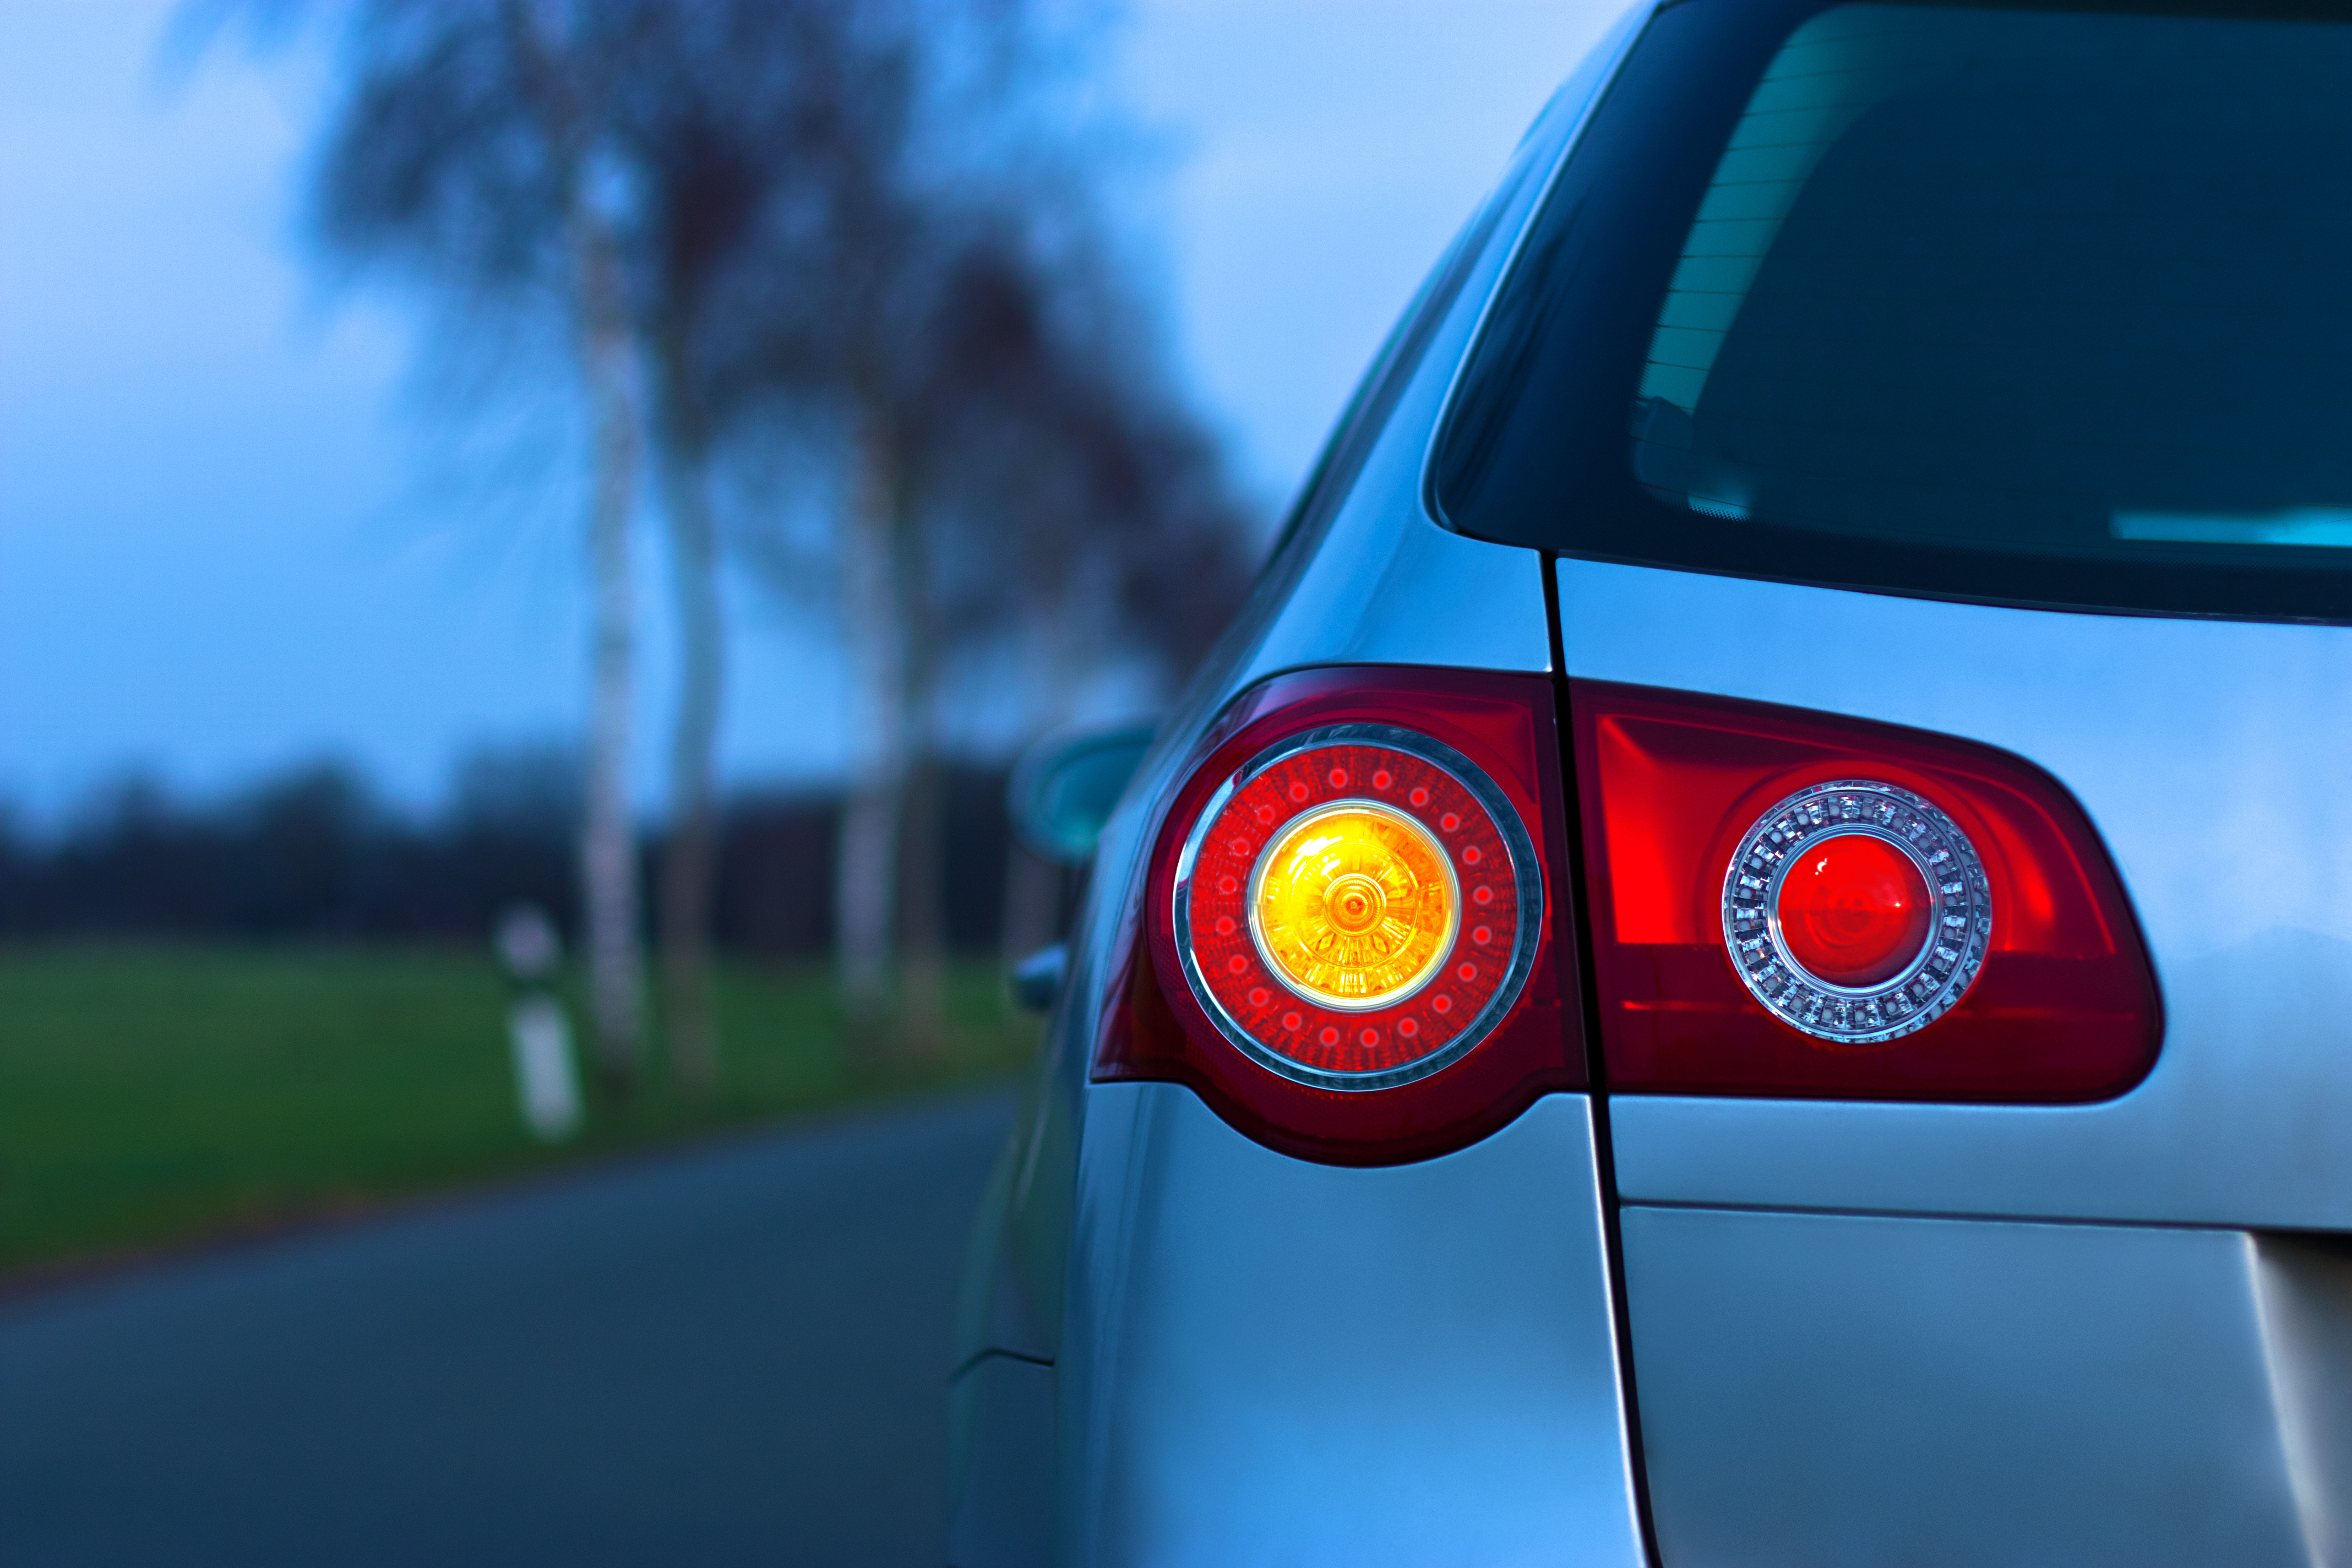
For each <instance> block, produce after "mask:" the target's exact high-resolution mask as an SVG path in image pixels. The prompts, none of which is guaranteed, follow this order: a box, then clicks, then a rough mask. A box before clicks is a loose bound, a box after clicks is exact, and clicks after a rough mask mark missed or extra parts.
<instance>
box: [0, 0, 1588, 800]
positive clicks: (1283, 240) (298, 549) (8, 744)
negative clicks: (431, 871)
mask: <svg viewBox="0 0 2352 1568" xmlns="http://www.w3.org/2000/svg"><path fill="white" fill-rule="evenodd" d="M1612 10H1613V8H1612V6H1611V5H1606V4H1594V3H1592V0H1566V3H1561V4H1549V5H1534V4H1527V3H1524V0H1451V3H1446V4H1434V3H1429V4H1412V5H1408V4H1402V3H1397V0H1138V3H1136V4H1134V5H1133V6H1132V8H1131V10H1130V12H1129V18H1128V21H1127V24H1126V26H1124V27H1123V28H1122V30H1121V31H1120V33H1119V34H1118V38H1117V41H1116V48H1115V52H1114V55H1113V58H1112V60H1111V62H1110V65H1109V68H1110V69H1111V70H1112V71H1113V72H1114V80H1115V83H1116V85H1117V87H1118V90H1119V92H1120V94H1121V95H1122V96H1123V98H1124V99H1125V100H1126V102H1127V103H1128V104H1129V106H1130V108H1131V109H1132V110H1134V111H1135V113H1136V114H1137V115H1138V116H1139V118H1140V119H1141V121H1143V122H1144V124H1145V125H1146V126H1147V127H1149V128H1150V131H1151V132H1152V133H1153V135H1154V138H1155V141H1156V143H1157V145H1158V146H1159V147H1160V148H1161V149H1162V150H1163V151H1164V155H1163V156H1161V157H1160V158H1159V159H1158V160H1157V161H1156V163H1157V167H1156V169H1155V170H1154V171H1153V172H1152V174H1150V179H1151V184H1150V188H1148V189H1147V190H1145V191H1144V192H1143V193H1142V194H1141V195H1140V198H1139V201H1138V202H1137V203H1136V204H1135V205H1136V206H1137V207H1138V209H1139V211H1140V212H1141V213H1142V214H1143V215H1144V216H1145V222H1146V226H1147V228H1146V237H1147V238H1148V239H1149V240H1150V242H1151V243H1152V254H1153V255H1154V257H1155V267H1156V269H1157V271H1158V276H1157V278H1156V279H1154V282H1155V283H1156V284H1157V286H1158V289H1159V291H1160V296H1161V298H1162V299H1163V300H1164V303H1165V305H1166V307H1167V311H1168V316H1169V330H1170V333H1171V343H1172V346H1173V349H1174V352H1175V354H1176V358H1177V360H1178V363H1179V367H1180V369H1181V372H1182V374H1184V375H1185V377H1186V379H1187V381H1188V383H1189V384H1190V385H1191V386H1192V388H1193V390H1194V392H1195V394H1196V395H1197V397H1198V400H1199V402H1200V404H1201V405H1202V409H1203V410H1204V412H1205V413H1206V414H1207V416H1209V418H1210V419H1211V421H1212V422H1213V425H1214V426H1216V427H1217V428H1218V429H1219V430H1220V431H1222V432H1223V434H1224V435H1225V436H1226V437H1228V438H1229V440H1230V442H1231V445H1232V449H1233V453H1234V459H1235V462H1236V467H1237V468H1238V470H1239V472H1240V473H1241V474H1242V476H1243V477H1244V480H1245V481H1246V483H1247V484H1248V485H1249V487H1250V489H1251V490H1252V491H1253V492H1254V493H1255V494H1256V495H1258V496H1260V497H1261V498H1263V499H1264V500H1265V503H1266V508H1267V510H1268V511H1269V513H1270V512H1271V511H1273V510H1275V509H1276V507H1277V506H1278V504H1279V502H1280V501H1281V500H1282V499H1283V498H1284V497H1286V495H1287V493H1288V491H1289V489H1290V488H1291V487H1292V485H1293V484H1294V483H1295V481H1296V480H1297V477H1298V476H1299V475H1300V474H1301V473H1302V472H1303V471H1304V469H1305V468H1306V466H1307V462H1308V461H1309V460H1310V459H1311V458H1312V456H1313V452H1314V448H1315V446H1316V444H1317V443H1318V440H1319V439H1320V437H1321V436H1322V433H1323V430H1324V427H1325V426H1326V425H1327V424H1328V421H1329V419H1330V418H1331V416H1332V415H1333V414H1334V412H1335V411H1336V410H1337V408H1338V407H1339V404H1340V402H1341V401H1342V400H1343V399H1344V397H1345V396H1346V395H1347V392H1348V389H1349V384H1351V382H1352V381H1353V379H1354V377H1355V376H1356V374H1357V373H1358V372H1359V371H1360V368H1361V366H1362V364H1363V363H1364V361H1365V360H1366V359H1367V357H1368V356H1369V355H1370V353H1371V351H1372V349H1373V347H1374V346H1375V345H1376V344H1377V342H1378V341H1379V339H1380V337H1381V333H1382V332H1383V331H1386V329H1387V326H1388V324H1389V321H1390V320H1391V317H1392V316H1393V315H1394V313H1395V312H1396V311H1397V310H1399V309H1400V308H1401V306H1402V302H1403V301H1404V300H1405V298H1406V297H1407V295H1408V294H1409V293H1410V292H1411V290H1412V287H1413V285H1414V284H1415V283H1416V282H1417V281H1418V279H1419V277H1420V275H1421V272H1422V271H1423V268H1426V267H1427V265H1428V264H1429V262H1430V261H1431V259H1432V258H1433V257H1434V256H1435V255H1436V254H1437V252H1438V250H1439V249H1440V248H1441V247H1443V245H1444V241H1445V239H1446V238H1447V237H1448V236H1449V235H1450V234H1451V232H1452V230H1453V228H1454V226H1455V225H1456V224H1457V223H1459V222H1460V221H1461V219H1462V217H1463V216H1465V214H1466V213H1467V212H1468V210H1469V208H1470V206H1471V205H1472V204H1473V203H1474V202H1475V200H1476V198H1477V196H1478V195H1479V194H1480V193H1481V192H1482V191H1483V190H1484V189H1485V187H1486V184H1487V182H1488V181H1489V180H1491V179H1492V178H1493V176H1494V175H1495V174H1496V173H1497V172H1498V171H1499V169H1500V167H1501V165H1502V163H1503V160H1504V158H1505V157H1506V156H1507V153H1508V152H1509V150H1510V147H1511V145H1512V143H1513V142H1515V141H1516V140H1517V137H1518V134H1519V132H1521V130H1523V129H1524V127H1525V125H1526V123H1527V121H1528V119H1529V118H1530V117H1531V116H1532V115H1533V114H1534V112H1535V110H1537V109H1538V107H1539V106H1540V105H1541V103H1542V101H1543V100H1544V98H1545V97H1546V96H1547V95H1548V94H1549V91H1550V90H1551V88H1552V87H1553V85H1554V84H1555V83H1556V82H1557V81H1558V80H1559V78H1560V77H1562V76H1564V75H1565V74H1566V73H1567V71H1568V69H1569V68H1570V66H1571V65H1572V64H1573V63H1574V61H1575V59H1576V58H1577V56H1578V55H1579V54H1580V52H1581V51H1582V50H1583V48H1584V47H1586V46H1587V45H1588V44H1589V43H1590V41H1591V39H1593V38H1595V37H1598V36H1599V34H1600V33H1601V30H1602V28H1603V26H1605V25H1606V23H1607V21H1608V19H1609V17H1610V16H1611V15H1612ZM169 12H170V7H169V6H168V5H159V4H131V3H123V4H99V3H92V0H9V4H8V5H5V6H0V798H8V799H14V800H16V801H17V802H19V803H20V804H22V805H26V806H29V807H30V808H32V809H33V810H34V811H36V812H37V814H43V815H46V814H47V813H49V812H52V811H54V810H56V809H58V807H59V806H60V805H63V804H64V803H67V802H69V801H70V800H71V799H72V798H74V797H75V795H77V794H78V793H79V791H80V790H82V789H83V788H85V787H86V786H87V785H88V784H89V783H90V782H92V781H93V780H96V779H99V778H102V777H105V776H107V775H109V774H110V773H117V772H120V771H121V770H122V769H124V768H126V767H130V766H134V765H135V766H143V767H146V768H150V769H152V770H154V771H156V772H158V773H161V774H162V775H163V777H164V778H166V779H167V780H170V781H172V782H173V783H174V784H178V785H179V786H181V787H183V788H186V789H191V790H195V791H199V792H205V791H212V790H216V789H221V788H225V787H228V786H229V785H232V784H235V783H236V782H238V781H241V780H243V779H246V778H247V777H250V776H252V775H253V774H255V773H258V772H261V771H264V770H267V769H268V768H272V767H277V766H282V765H284V764H286V763H290V762H292V761H295V760H297V759H299V758H304V757H309V756H314V755H318V754H320V753H324V752H334V753H339V754H341V755H343V756H346V757H349V758H352V759H353V760H355V761H357V762H358V763H362V765H364V766H366V767H367V768H369V769H370V770H371V771H372V772H373V773H375V774H376V775H377V776H378V777H379V778H380V779H381V780H382V781H383V783H384V784H386V785H387V786H388V787H389V788H391V789H392V790H393V791H394V792H395V793H396V794H398V795H401V796H403V797H405V798H407V799H410V800H413V801H416V802H420V803H421V802H427V801H429V800H431V799H432V798H433V797H434V796H435V795H436V794H437V792H438V789H439V785H440V782H441V780H442V778H443V777H444V775H445V773H446V769H447V766H448V764H449V762H450V759H451V758H452V756H453V755H454V754H455V753H456V752H457V751H458V750H459V749H460V748H462V747H464V746H466V745H467V744H469V743H474V742H483V741H492V742H495V741H499V740H511V739H519V738H528V737H535V736H550V735H561V734H564V733H567V732H569V731H572V729H573V728H574V727H575V726H576V721H577V717H578V714H579V712H580V711H581V709H582V705H583V688H582V675H581V669H582V663H583V660H582V658H581V652H582V638H583V634H582V628H581V609H582V599H581V589H582V584H581V578H580V572H579V552H578V548H577V540H576V527H575V524H574V521H573V520H572V518H571V517H570V516H569V515H568V514H562V513H559V512H557V511H555V510H552V509H551V508H550V507H549V506H546V505H543V504H532V503H531V502H530V500H529V496H528V490H527V488H525V487H514V486H510V487H507V488H504V489H500V488H498V487H494V486H490V485H488V484H487V483H485V482H484V480H483V479H482V470H481V468H480V467H479V465H474V466H467V465H466V464H462V463H458V462H455V461H453V460H452V459H451V458H450V457H449V456H448V452H447V447H448V443H447V441H446V436H447V435H448V431H447V428H446V426H444V425H441V424H438V423H436V421H435V420H433V419H432V418H430V417H428V416H425V414H424V413H423V411H421V410H420V409H419V407H418V406H417V405H416V401H415V398H414V397H413V396H412V395H410V388H409V383H408V382H407V380H406V379H405V377H404V368H405V365H406V363H407V361H406V352H407V344H408V336H407V321H406V319H405V318H404V316H403V315H402V313H401V312H400V310H399V309H398V302H397V301H395V300H386V299H378V298H371V297H368V296H364V295H348V294H338V293H334V292H331V291H329V290H326V289H322V288H321V287H320V285H319V283H318V282H317V280H316V279H315V278H314V277H313V276H312V275H311V274H310V272H309V271H308V270H307V269H306V268H305V266H304V262H303V257H302V255H301V253H300V250H299V247H298V245H297V244H296V233H297V226H296V199H297V191H296V183H295V182H296V178H297V175H298V173H299V157H300V152H301V148H302V145H303V141H304V136H305V133H306V131H307V129H308V113H307V110H308V104H309V100H310V92H309V89H308V88H307V87H306V85H305V83H304V81H303V80H302V79H301V75H302V73H301V72H300V71H299V69H294V70H289V69H284V68H280V69H278V70H275V71H261V70H257V69H254V68H249V67H247V66H245V65H243V64H241V63H239V62H237V61H236V60H235V59H234V58H231V57H229V56H226V55H223V56H221V57H219V58H215V59H214V60H212V61H211V62H209V63H207V64H205V65H204V66H202V67H200V68H198V69H197V70H196V71H195V72H194V74H193V75H191V76H187V77H185V78H174V77H173V76H172V75H171V74H170V73H167V72H165V71H164V70H163V69H162V68H160V67H159V63H158V42H159V38H160V35H161V31H162V27H163V19H164V18H165V16H168V15H169ZM645 568H646V569H645V571H644V573H643V574H642V583H643V586H644V588H645V590H646V595H645V603H646V620H647V626H648V631H647V638H648V648H647V653H648V658H647V666H646V672H645V693H646V698H645V701H644V703H643V705H642V719H641V723H642V725H643V733H644V738H645V742H646V744H645V745H644V746H643V747H642V748H641V750H642V752H643V754H644V756H645V758H646V766H645V770H644V773H645V777H646V784H647V787H648V790H649V791H651V790H652V789H653V788H655V787H656V784H657V780H656V772H657V770H656V768H655V767H654V765H653V760H654V759H655V757H656V755H657V754H658V747H657V745H656V743H655V742H656V739H657V730H658V726H659V724H660V722H661V721H662V718H663V716H664V713H665V711H666V708H667V703H666V701H665V693H666V690H667V658H668V648H667V629H666V626H665V624H664V620H663V616H662V615H661V605H660V594H659V589H660V587H661V577H660V574H659V563H658V560H657V559H656V558H655V557H654V556H653V555H652V553H651V545H650V544H649V545H648V553H647V556H646V561H645ZM736 607H737V616H736V625H737V631H736V634H735V641H734V659H735V666H736V679H735V680H734V683H733V689H732V690H731V691H730V700H729V707H728V712H727V717H726V721H725V727H724V741H723V743H722V751H723V763H724V766H725V769H726V771H727V772H728V773H729V774H730V776H732V777H733V778H735V779H737V780H739V781H742V780H754V779H771V778H785V777H793V776H805V775H810V774H816V773H824V772H825V771H827V770H828V769H829V768H831V767H832V766H834V765H835V763H836V762H837V760H838V758H839V757H840V755H841V753H842V750H843V747H844V744H845V732H844V723H845V714H844V708H843V704H842V703H841V701H840V700H839V698H838V694H837V691H836V686H837V672H836V671H835V669H834V668H833V667H832V665H831V663H830V661H829V660H828V659H827V658H826V657H825V653H824V645H823V642H822V639H821V637H819V636H818V635H817V634H816V633H815V632H814V631H813V630H812V629H811V628H809V627H808V626H804V625H803V624H802V622H801V620H800V619H799V618H796V617H795V616H794V615H793V613H792V612H790V611H788V610H786V609H785V608H783V607H781V606H778V605H773V604H772V603H769V602H766V601H763V600H761V599H759V598H758V597H757V596H756V595H751V593H749V592H739V593H738V595H737V596H736Z"/></svg>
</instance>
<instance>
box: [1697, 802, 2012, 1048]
mask: <svg viewBox="0 0 2352 1568" xmlns="http://www.w3.org/2000/svg"><path fill="white" fill-rule="evenodd" d="M1723 940H1724V946H1725V948H1726V950H1727V953H1728V955H1729V957H1730V959H1731V966H1732V968H1733V970H1734V971H1736V972H1737V973H1738V975H1739V979H1740V982H1741V984H1745V985H1746V986H1747V987H1748V994H1750V995H1752V996H1754V997H1755V998H1756V1000H1757V1001H1759V1002H1760V1003H1762V1004H1763V1005H1764V1008H1765V1010H1766V1011H1767V1012H1769V1013H1770V1014H1771V1015H1772V1016H1774V1017H1776V1018H1778V1019H1780V1021H1781V1022H1782V1023H1784V1024H1786V1025H1788V1026H1790V1027H1791V1028H1793V1029H1797V1030H1800V1031H1801V1032H1802V1033H1804V1034H1808V1035H1811V1036H1812V1037H1814V1038H1816V1039H1821V1040H1827V1041H1829V1042H1831V1043H1832V1044H1833V1045H1850V1046H1866V1045H1875V1044H1877V1043H1879V1042H1880V1041H1882V1040H1891V1039H1894V1038H1895V1037H1897V1036H1900V1035H1907V1034H1910V1033H1912V1032H1913V1031H1914V1030H1917V1029H1924V1028H1926V1027H1927V1026H1928V1025H1929V1024H1932V1023H1934V1022H1935V1021H1936V1020H1937V1018H1940V1017H1942V1016H1944V1015H1945V1014H1946V1013H1948V1012H1949V1011H1950V1010H1951V1009H1952V1007H1953V1006H1954V1005H1957V1004H1958V1001H1959V1000H1960V998H1961V997H1962V996H1964V995H1966V994H1968V989H1969V986H1970V985H1972V984H1975V983H1976V977H1977V974H1978V972H1979V970H1980V969H1982V967H1983V965H1984V958H1985V953H1986V952H1988V951H1989V949H1990V946H1991V942H1992V894H1991V889H1990V884H1989V883H1988V882H1987V881H1986V879H1985V870H1984V862H1983V861H1982V859H1980V858H1979V857H1978V855H1977V850H1976V846H1975V845H1973V844H1971V843H1970V842H1969V836H1968V835H1967V834H1966V833H1964V832H1962V831H1961V829H1960V826H1959V824H1958V823H1957V822H1954V821H1953V820H1952V819H1951V817H1949V816H1947V815H1945V813H1944V812H1943V810H1942V809H1941V808H1940V807H1938V806H1937V805H1935V803H1934V802H1932V801H1929V800H1927V798H1926V797H1924V796H1922V795H1915V794H1913V793H1912V792H1911V791H1909V790H1907V789H1904V788H1902V787H1901V786H1900V785H1897V784H1884V783H1881V782H1879V781H1877V780H1874V779H1841V780H1838V781H1836V782H1834V783H1832V784H1813V785H1811V786H1809V787H1807V788H1805V789H1801V790H1799V791H1798V792H1797V793H1796V794H1794V795H1790V796H1789V797H1788V798H1787V799H1785V800H1782V801H1780V803H1779V804H1778V805H1774V806H1773V807H1772V809H1771V810H1769V811H1768V812H1766V813H1764V815H1763V816H1759V817H1758V818H1757V819H1756V821H1755V822H1754V823H1753V824H1752V825H1750V826H1749V827H1748V831H1747V833H1745V834H1744V835H1742V836H1741V837H1740V841H1739V847H1738V848H1737V849H1735V850H1734V851H1733V852H1732V856H1731V864H1730V865H1729V866H1727V867H1726V868H1724V874H1723Z"/></svg>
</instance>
